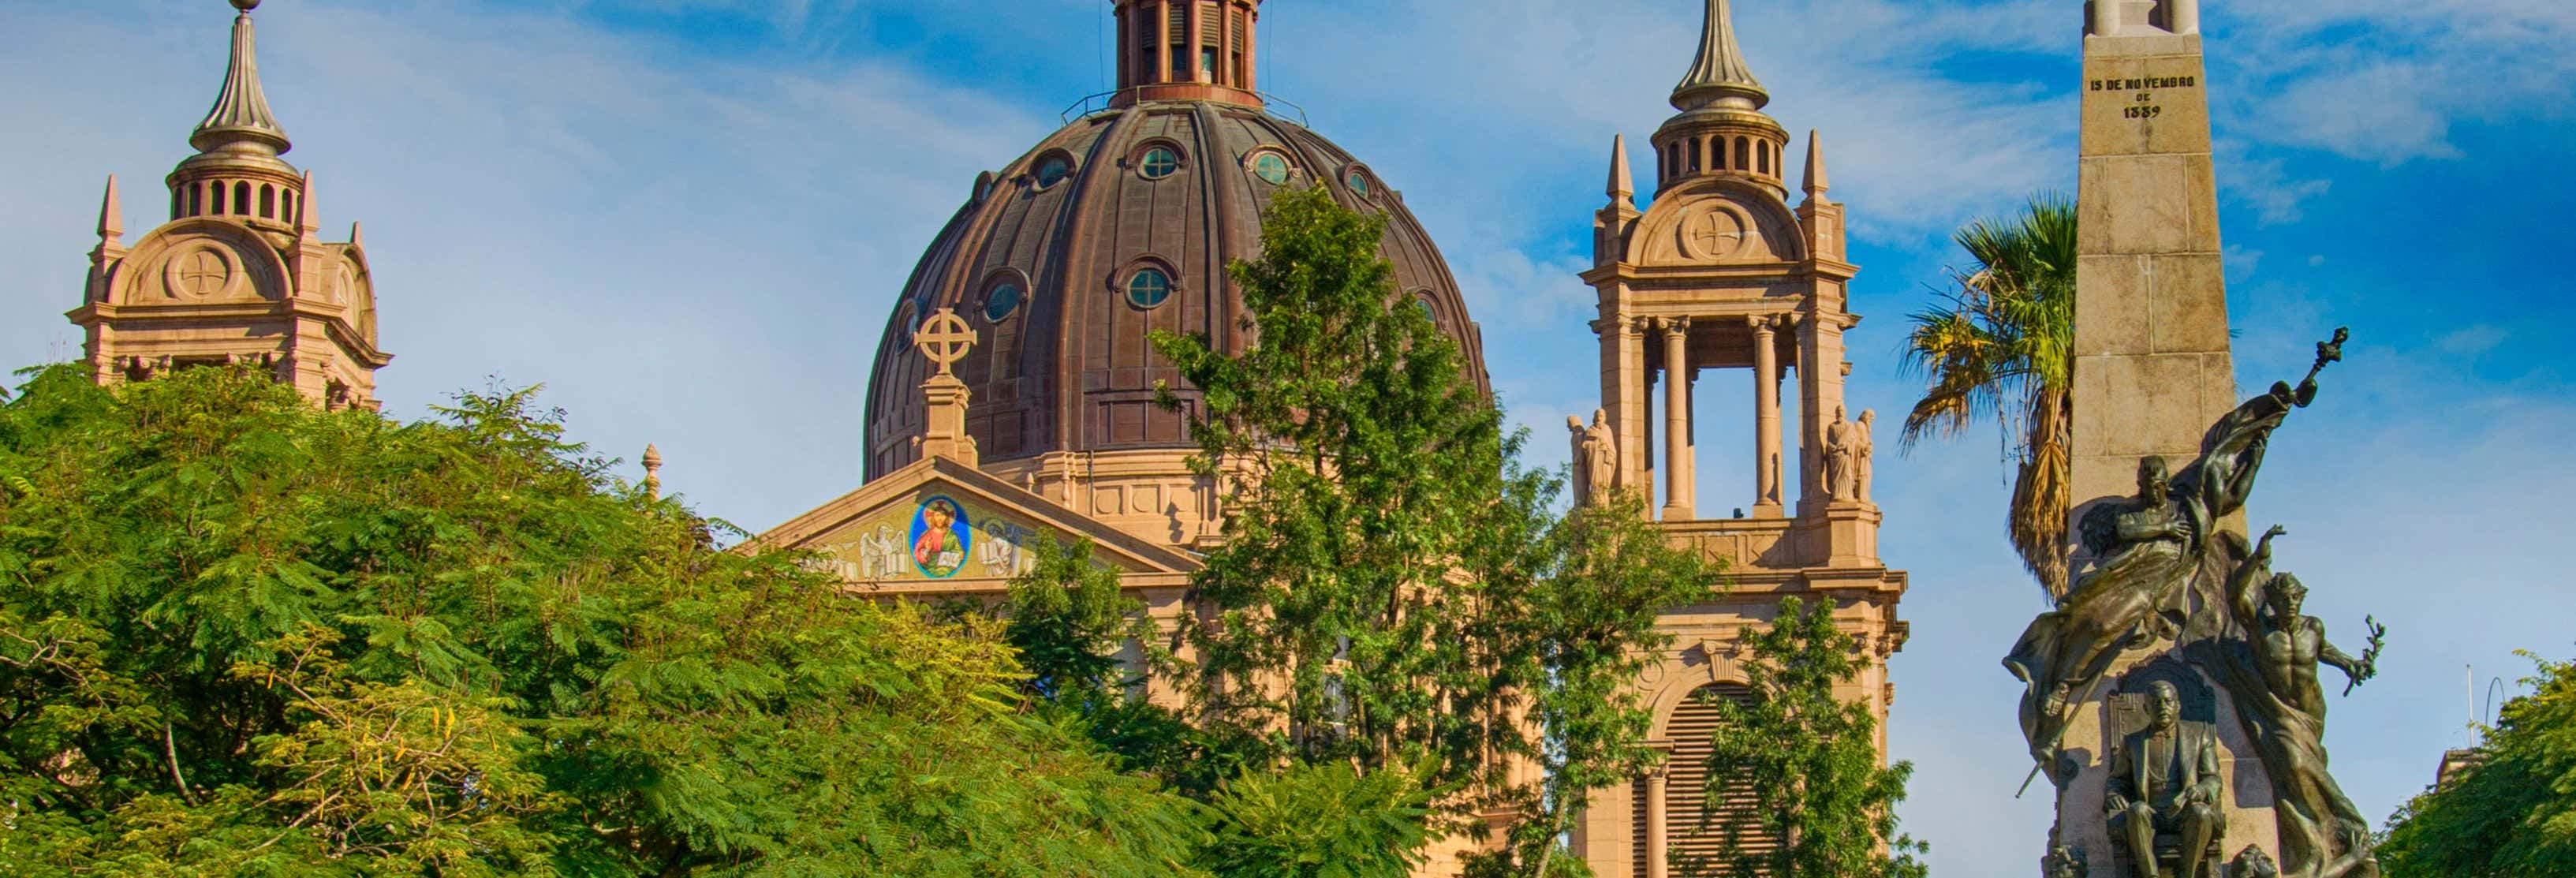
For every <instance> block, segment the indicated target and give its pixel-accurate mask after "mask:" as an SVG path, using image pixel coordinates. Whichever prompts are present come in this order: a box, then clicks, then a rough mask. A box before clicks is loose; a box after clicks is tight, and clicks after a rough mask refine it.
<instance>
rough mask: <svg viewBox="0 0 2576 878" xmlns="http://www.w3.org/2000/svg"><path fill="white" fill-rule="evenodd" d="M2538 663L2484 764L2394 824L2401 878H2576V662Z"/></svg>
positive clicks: (2430, 794)
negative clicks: (2567, 877)
mask: <svg viewBox="0 0 2576 878" xmlns="http://www.w3.org/2000/svg"><path fill="white" fill-rule="evenodd" d="M2525 655H2529V654H2528V653H2525ZM2533 660H2534V661H2535V662H2537V663H2538V664H2539V671H2538V673H2537V674H2535V675H2534V676H2532V677H2531V678H2529V679H2526V680H2524V681H2523V684H2524V685H2527V686H2530V687H2531V688H2532V692H2531V694H2528V695H2524V696H2521V697H2519V698H2515V699H2513V700H2512V701H2509V702H2506V703H2505V705H2504V709H2503V711H2502V712H2501V713H2500V714H2498V717H2497V721H2496V725H2495V727H2494V728H2492V729H2488V730H2487V735H2486V743H2485V744H2484V745H2483V746H2481V747H2480V748H2478V749H2479V756H2480V757H2481V758H2480V760H2479V761H2477V762H2476V763H2474V764H2472V765H2471V766H2470V767H2469V768H2467V769H2466V770H2464V771H2462V772H2461V773H2459V774H2456V775H2454V776H2453V777H2452V778H2451V779H2450V781H2449V782H2448V783H2444V784H2442V785H2440V786H2437V787H2434V788H2432V789H2429V790H2426V791H2425V792H2424V793H2423V794H2422V795H2418V796H2416V797H2415V798H2414V800H2413V801H2410V802H2407V803H2406V804H2405V805H2404V806H2403V807H2401V808H2399V809H2398V811H2397V813H2396V814H2395V815H2393V816H2391V817H2389V819H2388V828H2387V830H2386V833H2385V835H2384V836H2383V837H2382V839H2381V841H2380V843H2379V848H2378V850H2379V864H2380V867H2381V868H2382V869H2385V870H2386V871H2387V873H2388V874H2389V875H2391V876H2393V878H2541V876H2545V875H2546V876H2556V875H2576V662H2551V661H2545V660H2541V659H2539V658H2537V657H2534V658H2533Z"/></svg>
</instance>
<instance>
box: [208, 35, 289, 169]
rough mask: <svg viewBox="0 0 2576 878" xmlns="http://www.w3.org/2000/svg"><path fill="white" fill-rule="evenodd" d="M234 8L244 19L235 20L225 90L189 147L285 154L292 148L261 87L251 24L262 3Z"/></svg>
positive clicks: (218, 97) (218, 96)
mask: <svg viewBox="0 0 2576 878" xmlns="http://www.w3.org/2000/svg"><path fill="white" fill-rule="evenodd" d="M232 4H233V8H235V9H239V10H241V15H239V16H237V17H235V18H234V19H233V53H232V60H231V61H230V62H229V63H227V64H226V65H225V66H224V90H223V91H222V92H221V93H218V94H217V95H215V106H214V109H211V110H208V111H206V118H205V120H204V121H201V122H198V123H197V130H196V132H195V133H193V134H190V135H188V145H190V146H193V147H196V148H197V151H198V152H213V151H215V150H216V149H217V148H219V147H224V146H233V145H240V146H247V147H250V148H252V149H264V150H265V151H267V152H269V153H271V154H284V153H285V152H286V151H287V150H288V149H291V148H293V145H292V144H290V143H289V142H288V141H287V139H286V129H284V128H282V127H279V126H278V124H277V114H275V113H273V112H270V111H269V109H268V94H267V92H266V91H264V90H262V89H261V88H260V84H259V54H258V52H257V46H256V45H255V43H256V42H257V40H256V36H257V35H256V34H255V33H253V31H252V29H251V24H250V11H251V10H253V9H256V8H258V7H259V0H232Z"/></svg>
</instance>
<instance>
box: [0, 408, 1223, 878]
mask: <svg viewBox="0 0 2576 878" xmlns="http://www.w3.org/2000/svg"><path fill="white" fill-rule="evenodd" d="M532 399H533V396H532V391H516V392H495V393H490V394H479V395H478V394H469V395H465V396H462V397H460V398H459V400H458V402H457V403H456V404H455V405H454V406H453V407H452V408H448V409H444V410H442V413H441V416H440V417H439V418H437V419H436V420H434V421H430V422H422V423H411V424H402V423H395V422H392V421H389V420H387V419H384V418H382V417H379V416H377V415H374V414H372V413H367V412H336V413H333V412H324V411H321V410H320V409H318V408H315V407H312V406H310V405H307V404H305V403H304V402H303V401H302V400H301V399H299V398H298V397H297V396H296V395H295V394H294V392H293V391H291V390H288V389H285V388H281V387H278V386H275V385H274V384H273V383H272V382H271V381H270V380H268V378H267V377H266V376H264V375H261V374H257V373H255V372H249V371H243V372H233V371H227V370H192V371H185V372H181V373H177V374H174V375H171V376H169V377H166V378H163V379H159V380H155V381H151V382H146V383H142V384H135V385H128V386H124V387H119V388H115V389H112V390H111V389H101V388H97V387H93V386H91V385H90V384H89V383H88V382H87V381H86V380H85V378H84V376H83V375H81V374H80V373H79V372H78V371H77V370H74V369H71V368H62V367H58V368H53V369H47V370H43V371H41V372H39V373H37V374H36V375H35V376H34V377H33V379H32V380H31V381H30V382H29V383H28V384H27V385H26V386H25V387H24V388H23V389H22V391H21V392H20V393H19V394H18V395H17V396H16V397H15V398H13V399H11V400H9V401H8V402H7V403H6V404H5V405H0V800H5V801H7V802H9V803H11V806H10V807H11V811H10V813H9V817H8V819H6V820H0V874H28V875H39V874H41V875H155V876H158V875H209V876H212V875H224V876H230V875H299V876H301V875H444V876H466V875H552V874H567V875H591V876H604V875H784V874H877V875H939V876H968V875H972V876H988V875H1030V876H1036V875H1050V876H1051V875H1103V876H1107V875H1117V876H1126V875H1172V874H1177V875H1188V874H1197V873H1196V872H1195V871H1194V870H1193V869H1191V868H1190V867H1189V866H1188V865H1187V861H1188V860H1189V858H1190V857H1192V856H1194V855H1195V851H1196V848H1197V845H1198V844H1199V842H1200V841H1202V840H1203V839H1204V837H1205V836H1204V832H1203V830H1202V829H1201V828H1200V826H1199V823H1198V821H1199V818H1198V817H1197V816H1196V809H1195V808H1194V807H1192V806H1190V805H1189V804H1188V803H1187V802H1185V801H1183V800H1180V799H1178V798H1177V797H1173V796H1170V795H1167V794H1164V793H1161V792H1159V791H1157V790H1156V789H1155V788H1154V785H1153V784H1152V783H1151V782H1150V781H1147V780H1145V779H1141V778H1135V777H1129V776H1123V775H1121V774H1119V773H1117V772H1116V771H1114V769H1113V766H1112V765H1111V764H1110V760H1109V758H1108V757H1107V756H1105V755H1103V754H1101V753H1100V752H1099V751H1098V750H1097V749H1096V748H1095V747H1093V746H1092V745H1090V744H1089V743H1088V742H1087V741H1085V740H1084V739H1083V736H1082V735H1081V733H1080V731H1079V730H1078V729H1075V728H1072V727H1069V726H1068V724H1066V723H1064V722H1062V721H1060V720H1059V719H1058V718H1057V717H1056V716H1054V715H1053V714H1051V713H1049V712H1047V711H1044V710H1038V709H1034V708H1033V706H1032V705H1031V704H1030V702H1029V701H1028V700H1026V699H1025V698H1024V697H1023V695H1022V694H1021V693H1020V692H1019V691H1018V690H1016V689H1015V688H1014V686H1013V682H1014V681H1015V680H1017V679H1020V678H1021V677H1022V672H1021V670H1020V668H1019V667H1018V665H1017V664H1016V663H1015V662H1014V661H1013V658H1012V653H1011V650H1010V649H1009V648H1008V646H1007V645H1005V644H1003V643H1002V642H1000V641H998V640H993V639H980V640H979V639H971V638H962V637H959V636H957V635H958V633H959V632H958V631H957V630H955V629H952V628H946V627H942V626H938V625H935V624H932V623H930V622H928V621H926V620H925V619H924V618H922V616H921V615H920V614H919V613H917V612H916V611H914V610H911V609H908V608H903V607H888V606H884V605H881V604H879V603H877V602H874V601H871V600H867V599H865V598H862V597H858V596H853V595H850V594H847V593H846V592H844V591H843V589H842V588H841V587H840V584H839V583H838V582H837V581H836V580H834V579H833V578H832V577H830V576H829V575H826V574H820V573H815V572H811V571H808V570H807V569H805V567H804V566H803V564H802V562H803V561H804V560H806V559H804V558H803V557H802V556H799V555H797V554H793V553H787V552H778V551H758V552H730V551H721V550H718V549H717V548H715V547H714V544H713V543H714V538H713V534H714V533H715V532H717V531H719V530H720V529H721V528H722V525H721V524H720V523H717V522H712V521H708V520H706V519H701V518H698V517H695V516H693V515H691V514H689V513H688V512H687V511H685V510H684V509H682V508H681V507H680V506H679V505H678V504H677V503H676V502H674V501H670V500H657V499H655V498H652V497H649V496H646V495H645V494H644V493H643V492H641V491H639V490H637V489H635V488H633V487H632V486H628V485H624V484H621V483H619V482H617V481H615V480H614V479H612V478H610V477H609V476H608V474H607V472H608V464H607V462H606V461H602V460H600V459H597V458H594V457H591V456H588V455H587V454H586V453H585V452H584V451H583V450H582V449H581V448H580V447H579V446H577V445H573V444H570V443H567V442H565V441H564V440H563V439H562V436H561V425H560V423H559V418H558V416H557V415H555V414H553V413H547V412H543V411H540V410H538V409H536V408H535V407H534V404H533V401H532Z"/></svg>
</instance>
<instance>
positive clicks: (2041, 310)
mask: <svg viewBox="0 0 2576 878" xmlns="http://www.w3.org/2000/svg"><path fill="white" fill-rule="evenodd" d="M1954 240H1956V241H1957V242H1958V244H1959V247H1960V249H1962V250H1966V251H1967V253H1968V256H1969V258H1971V259H1973V260H1975V261H1976V267H1975V268H1974V270H1971V271H1967V272H1964V273H1962V272H1953V273H1952V278H1951V285H1950V289H1949V290H1948V291H1947V292H1946V293H1945V297H1946V301H1945V302H1944V304H1943V305H1941V306H1939V307H1935V308H1931V309H1929V310H1925V311H1921V312H1917V313H1916V314H1914V315H1913V318H1912V320H1913V324H1914V328H1913V330H1912V332H1911V333H1909V334H1908V335H1907V337H1906V342H1905V354H1904V363H1905V365H1906V367H1907V369H1908V370H1909V371H1912V372H1916V373H1919V374H1923V375H1925V376H1927V377H1928V379H1929V381H1930V386H1929V387H1928V388H1926V389H1925V390H1924V391H1923V398H1922V399H1921V400H1919V401H1917V402H1915V404H1914V409H1913V411H1911V412H1908V413H1907V414H1906V416H1905V430H1904V434H1903V444H1904V445H1905V446H1906V447H1908V448H1910V447H1912V446H1913V445H1914V443H1915V442H1917V441H1919V440H1921V439H1922V438H1923V437H1924V436H1927V435H1934V434H1938V435H1941V436H1944V437H1950V436H1956V435H1958V434H1959V433H1960V432H1962V431H1965V430H1966V429H1967V428H1968V427H1969V426H1970V425H1972V424H1974V423H1976V422H1977V421H1979V420H1981V419H1984V418H1988V417H1992V418H1993V419H1994V420H1995V423H1996V424H1997V425H1998V426H2000V427H2001V428H2002V430H2003V434H2004V436H2005V439H2006V441H2008V442H2011V443H2012V444H2013V450H2012V453H2013V457H2014V459H2015V461H2016V465H2017V471H2016V473H2015V474H2014V477H2013V496H2012V507H2011V511H2010V514H2009V516H2008V519H2007V523H2006V525H2007V526H2006V532H2007V533H2008V534H2009V536H2010V537H2011V539H2012V545H2013V550H2014V551H2015V552H2016V553H2018V554H2020V555H2021V560H2022V564H2023V566H2026V567H2028V568H2030V572H2031V574H2032V575H2034V576H2037V577H2039V581H2040V585H2041V586H2042V587H2043V588H2046V589H2047V590H2048V593H2049V595H2050V596H2051V597H2056V596H2060V595H2063V594H2065V593H2066V552H2065V545H2066V516H2067V512H2068V509H2067V506H2068V503H2069V502H2070V495H2069V493H2068V491H2069V485H2068V482H2067V479H2068V475H2067V468H2068V466H2069V457H2068V442H2069V441H2070V437H2069V435H2068V432H2069V430H2070V429H2071V428H2072V426H2073V421H2072V419H2073V417H2074V402H2073V399H2072V397H2071V396H2070V395H2069V394H2070V391H2072V390H2073V388H2074V386H2075V377H2074V376H2075V254H2076V240H2075V205H2074V204H2073V203H2072V202H2069V201H2068V200H2067V199H2066V197H2065V196H2063V195H2054V194H2052V195H2041V196H2038V197H2034V198H2032V199H2031V202H2030V205H2029V206H2028V207H2027V208H2025V209H2024V210H2023V211H2022V212H2021V213H2020V214H2019V215H2016V216H2011V217H1992V218H1987V219H1980V220H1977V221H1975V222H1972V223H1970V224H1968V226H1967V227H1965V228H1962V229H1960V230H1959V231H1958V234H1957V235H1956V236H1954Z"/></svg>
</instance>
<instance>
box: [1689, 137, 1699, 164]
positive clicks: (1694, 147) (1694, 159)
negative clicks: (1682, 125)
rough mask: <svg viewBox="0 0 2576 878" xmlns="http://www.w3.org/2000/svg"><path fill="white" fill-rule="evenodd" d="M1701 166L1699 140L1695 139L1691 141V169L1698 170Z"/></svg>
mask: <svg viewBox="0 0 2576 878" xmlns="http://www.w3.org/2000/svg"><path fill="white" fill-rule="evenodd" d="M1699 167H1700V165H1699V141H1697V140H1693V141H1691V142H1690V169H1691V170H1693V171H1697V170H1699Z"/></svg>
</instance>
